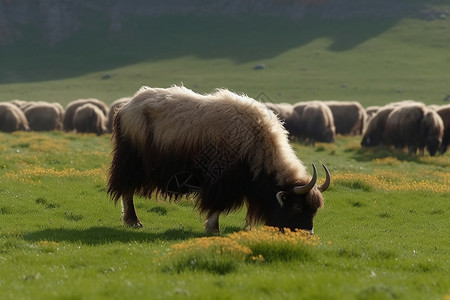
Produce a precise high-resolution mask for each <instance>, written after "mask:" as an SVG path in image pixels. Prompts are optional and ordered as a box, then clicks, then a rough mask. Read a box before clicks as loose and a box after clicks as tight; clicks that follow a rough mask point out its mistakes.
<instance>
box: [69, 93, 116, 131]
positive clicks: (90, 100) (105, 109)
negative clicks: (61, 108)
mask: <svg viewBox="0 0 450 300" xmlns="http://www.w3.org/2000/svg"><path fill="white" fill-rule="evenodd" d="M86 103H91V104H93V105H95V106H97V107H98V108H99V109H100V110H101V111H102V113H103V115H104V116H105V118H106V117H107V116H108V110H109V108H108V105H106V104H105V103H104V102H103V101H100V100H98V99H95V98H88V99H79V100H74V101H72V102H70V103H69V104H67V106H66V113H65V115H64V121H63V127H64V130H65V131H71V130H74V129H75V128H74V123H73V121H74V119H73V116H74V114H75V110H76V109H77V108H78V107H80V106H82V105H84V104H86Z"/></svg>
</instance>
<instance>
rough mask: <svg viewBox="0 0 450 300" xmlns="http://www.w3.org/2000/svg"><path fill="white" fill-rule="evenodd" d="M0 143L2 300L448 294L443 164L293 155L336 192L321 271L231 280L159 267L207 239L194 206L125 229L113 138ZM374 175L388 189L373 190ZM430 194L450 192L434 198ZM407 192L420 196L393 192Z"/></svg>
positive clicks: (160, 210)
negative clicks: (317, 168) (182, 245)
mask: <svg viewBox="0 0 450 300" xmlns="http://www.w3.org/2000/svg"><path fill="white" fill-rule="evenodd" d="M0 141H1V146H0V147H1V148H0V150H1V151H2V153H3V155H2V162H1V168H0V178H1V181H0V211H1V214H0V217H1V218H0V229H1V236H0V259H1V261H2V272H1V274H0V285H1V286H2V289H0V298H1V299H18V298H20V299H38V298H41V299H51V298H70V299H81V298H90V299H105V298H108V299H119V298H123V297H124V296H127V297H130V296H131V297H133V296H137V297H142V296H147V297H149V296H150V295H153V297H154V298H157V297H164V298H171V299H181V298H184V297H186V295H188V296H190V298H192V299H204V298H205V297H208V296H210V295H211V294H213V295H214V298H217V299H244V298H249V297H252V298H255V297H258V298H261V299H299V298H304V299H394V298H395V299H425V298H426V299H441V298H442V297H443V295H445V294H449V293H450V281H449V280H448V277H447V274H448V272H449V270H450V265H449V263H450V256H449V253H450V252H449V251H450V248H449V245H450V243H449V242H450V240H449V236H450V231H449V226H448V225H449V223H448V220H449V217H448V212H449V211H450V207H449V202H448V193H449V190H448V180H449V178H448V172H446V170H448V168H449V167H450V156H449V154H447V155H445V156H440V157H436V158H432V159H430V158H429V157H422V158H414V157H409V156H406V155H404V154H401V153H396V152H390V151H386V150H382V149H378V151H374V152H372V151H369V152H364V151H361V150H359V147H357V144H358V142H359V138H343V137H341V138H340V139H339V140H338V141H337V143H336V144H334V145H319V146H318V147H316V148H311V147H307V146H303V145H299V144H294V145H293V146H294V148H295V150H296V152H297V154H298V156H299V157H301V158H302V160H303V161H305V162H307V163H312V162H314V163H316V164H319V163H326V164H327V165H328V167H329V168H330V170H331V172H332V175H333V178H334V181H333V185H332V187H331V188H330V190H329V191H327V192H326V206H325V207H324V208H323V209H322V210H321V211H320V212H319V214H318V216H317V217H316V223H315V225H316V226H315V229H316V234H317V235H318V236H319V237H320V238H321V241H322V242H321V244H320V245H319V247H318V248H317V249H316V250H317V251H316V252H315V253H316V256H315V259H313V260H312V261H288V262H274V263H271V264H265V263H262V264H241V265H240V267H239V269H238V271H236V272H232V273H228V274H225V275H214V274H211V273H208V272H185V273H181V274H177V273H173V272H164V271H163V267H164V264H163V265H161V264H160V262H158V261H157V260H159V259H160V258H161V257H162V256H161V255H162V254H163V253H165V252H166V249H167V248H169V247H170V245H172V244H173V243H175V242H180V241H183V240H186V239H189V238H193V237H199V236H203V228H202V227H203V226H202V224H203V219H202V218H201V217H200V216H198V214H197V213H196V212H195V211H193V209H192V207H193V204H192V202H189V201H182V202H181V203H178V204H170V203H165V202H158V201H151V202H148V201H147V200H143V199H138V200H137V210H138V214H139V215H140V217H141V220H142V221H143V223H144V225H145V227H144V228H143V229H141V230H135V229H129V228H125V227H123V226H122V225H121V222H120V218H119V216H120V206H114V205H113V204H112V203H111V202H109V200H108V199H107V197H106V194H105V173H106V170H107V167H108V163H109V151H110V146H109V136H103V137H100V138H99V137H96V136H93V135H88V136H85V135H74V134H62V133H50V134H33V133H18V134H13V135H10V134H0ZM54 141H57V143H54ZM55 145H57V146H55ZM320 174H321V175H323V174H322V172H321V173H320ZM344 174H353V175H352V177H350V178H349V179H345V178H343V177H342V176H343V175H344ZM380 174H381V175H380ZM369 175H374V176H375V177H376V178H383V176H384V177H387V178H390V179H391V180H392V183H393V184H392V185H389V184H386V186H379V185H377V181H373V179H371V178H372V177H364V176H369ZM364 178H367V180H365V179H364ZM319 180H323V177H321V178H320V179H319ZM435 181H436V184H437V186H438V187H440V188H442V189H443V190H444V191H445V192H435V191H434V189H435V186H434V185H433V182H435ZM407 184H412V185H411V188H413V187H414V186H417V185H420V186H421V188H420V189H421V190H419V191H415V190H410V189H409V188H406V189H404V190H402V191H395V190H392V187H397V188H402V186H403V185H407ZM244 218H245V214H244V211H241V212H239V213H236V214H230V215H229V216H226V217H223V218H221V228H222V232H223V233H224V234H226V233H230V232H233V231H237V230H240V229H242V228H243V227H244Z"/></svg>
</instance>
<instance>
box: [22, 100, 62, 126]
mask: <svg viewBox="0 0 450 300" xmlns="http://www.w3.org/2000/svg"><path fill="white" fill-rule="evenodd" d="M61 109H62V106H61V104H59V103H48V102H32V103H30V104H29V105H27V106H26V107H25V108H24V109H23V112H24V114H25V116H26V117H27V120H28V123H29V125H30V130H33V131H51V130H61V129H62V121H63V120H62V118H63V113H62V112H61Z"/></svg>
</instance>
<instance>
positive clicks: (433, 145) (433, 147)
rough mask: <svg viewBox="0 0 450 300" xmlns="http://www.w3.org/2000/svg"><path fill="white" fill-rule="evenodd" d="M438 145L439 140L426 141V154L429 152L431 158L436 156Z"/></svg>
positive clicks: (439, 143)
mask: <svg viewBox="0 0 450 300" xmlns="http://www.w3.org/2000/svg"><path fill="white" fill-rule="evenodd" d="M440 145H441V140H439V139H438V138H432V137H429V138H428V139H427V149H428V152H430V155H431V156H435V155H436V152H437V151H438V149H439V147H440Z"/></svg>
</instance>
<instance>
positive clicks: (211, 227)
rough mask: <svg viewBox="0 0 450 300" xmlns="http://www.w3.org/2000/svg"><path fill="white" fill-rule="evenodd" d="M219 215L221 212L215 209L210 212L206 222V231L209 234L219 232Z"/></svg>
mask: <svg viewBox="0 0 450 300" xmlns="http://www.w3.org/2000/svg"><path fill="white" fill-rule="evenodd" d="M219 216H220V212H218V211H214V212H209V213H208V218H207V219H206V222H205V231H206V233H209V234H219V233H220V231H219Z"/></svg>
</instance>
